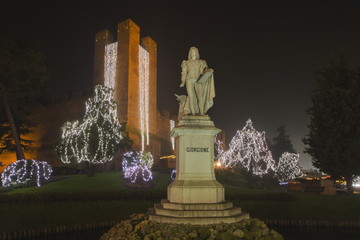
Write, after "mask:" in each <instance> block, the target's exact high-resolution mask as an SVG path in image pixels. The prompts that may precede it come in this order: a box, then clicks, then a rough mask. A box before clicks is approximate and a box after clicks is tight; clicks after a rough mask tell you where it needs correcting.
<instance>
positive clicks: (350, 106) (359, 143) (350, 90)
mask: <svg viewBox="0 0 360 240" xmlns="http://www.w3.org/2000/svg"><path fill="white" fill-rule="evenodd" d="M315 80H316V88H315V90H313V91H312V92H311V101H312V106H311V107H310V108H309V109H308V110H307V113H308V114H309V115H310V124H309V126H308V127H309V131H310V132H309V134H308V135H307V136H306V137H305V138H304V139H303V141H304V143H305V145H306V148H305V152H306V153H308V154H309V155H310V156H311V157H312V163H313V165H314V166H315V167H317V168H319V169H320V170H321V171H322V172H324V173H327V174H330V175H331V176H332V177H334V178H340V177H343V178H345V180H346V184H347V191H348V193H353V188H352V181H353V178H354V177H355V176H357V175H360V127H359V126H360V125H359V119H360V97H359V96H360V67H357V68H351V67H349V65H348V64H347V62H346V60H345V54H344V52H340V54H338V56H336V58H334V59H332V60H331V62H330V64H329V65H328V66H325V67H323V68H322V69H320V70H319V71H316V72H315Z"/></svg>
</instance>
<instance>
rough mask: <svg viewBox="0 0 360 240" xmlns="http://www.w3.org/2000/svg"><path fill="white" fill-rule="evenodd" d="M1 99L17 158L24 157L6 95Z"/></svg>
mask: <svg viewBox="0 0 360 240" xmlns="http://www.w3.org/2000/svg"><path fill="white" fill-rule="evenodd" d="M2 100H3V104H4V108H5V114H6V117H7V119H8V121H9V124H10V128H11V131H12V137H13V139H14V142H15V149H16V157H17V160H21V159H25V155H24V151H23V150H22V148H21V143H20V134H19V133H18V130H17V128H16V125H15V121H14V117H13V115H12V112H11V109H10V106H9V103H8V101H7V99H6V97H3V99H2Z"/></svg>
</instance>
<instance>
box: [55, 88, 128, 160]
mask: <svg viewBox="0 0 360 240" xmlns="http://www.w3.org/2000/svg"><path fill="white" fill-rule="evenodd" d="M116 108H117V105H116V103H115V101H114V100H113V90H112V89H111V88H108V87H106V86H102V85H97V86H95V94H94V96H93V97H91V98H89V99H88V100H87V101H86V111H85V115H84V118H83V119H82V120H81V121H80V122H79V121H74V122H66V123H65V124H64V125H63V127H62V135H61V141H60V143H59V144H58V145H57V152H58V154H59V155H60V158H61V160H62V162H64V163H70V161H72V160H76V161H77V162H78V163H80V162H88V163H90V164H99V163H105V162H108V161H110V160H111V159H112V158H113V156H114V154H115V153H116V152H117V151H118V150H119V149H120V142H121V140H122V139H123V137H122V135H121V132H122V129H121V125H120V123H119V121H118V119H117V118H116Z"/></svg>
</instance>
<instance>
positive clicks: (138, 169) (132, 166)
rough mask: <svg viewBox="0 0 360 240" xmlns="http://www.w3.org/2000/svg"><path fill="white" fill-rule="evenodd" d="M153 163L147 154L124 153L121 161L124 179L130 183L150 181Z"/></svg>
mask: <svg viewBox="0 0 360 240" xmlns="http://www.w3.org/2000/svg"><path fill="white" fill-rule="evenodd" d="M153 163H154V158H153V156H152V155H151V153H149V152H143V151H140V152H137V151H130V152H127V153H125V154H124V156H123V161H122V170H123V172H124V178H125V179H128V180H129V181H130V182H132V183H135V182H137V181H144V182H148V181H150V180H151V179H152V172H151V167H152V165H153Z"/></svg>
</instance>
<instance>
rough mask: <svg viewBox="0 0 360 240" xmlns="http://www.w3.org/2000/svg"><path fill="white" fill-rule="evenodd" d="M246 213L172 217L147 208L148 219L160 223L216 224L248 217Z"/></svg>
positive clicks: (233, 221)
mask: <svg viewBox="0 0 360 240" xmlns="http://www.w3.org/2000/svg"><path fill="white" fill-rule="evenodd" d="M249 217H250V216H249V214H248V213H240V214H237V215H234V216H229V217H172V216H162V215H156V214H155V209H149V220H151V221H156V222H160V223H175V224H195V225H196V224H199V225H204V224H218V223H235V222H239V221H241V220H243V219H249Z"/></svg>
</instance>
